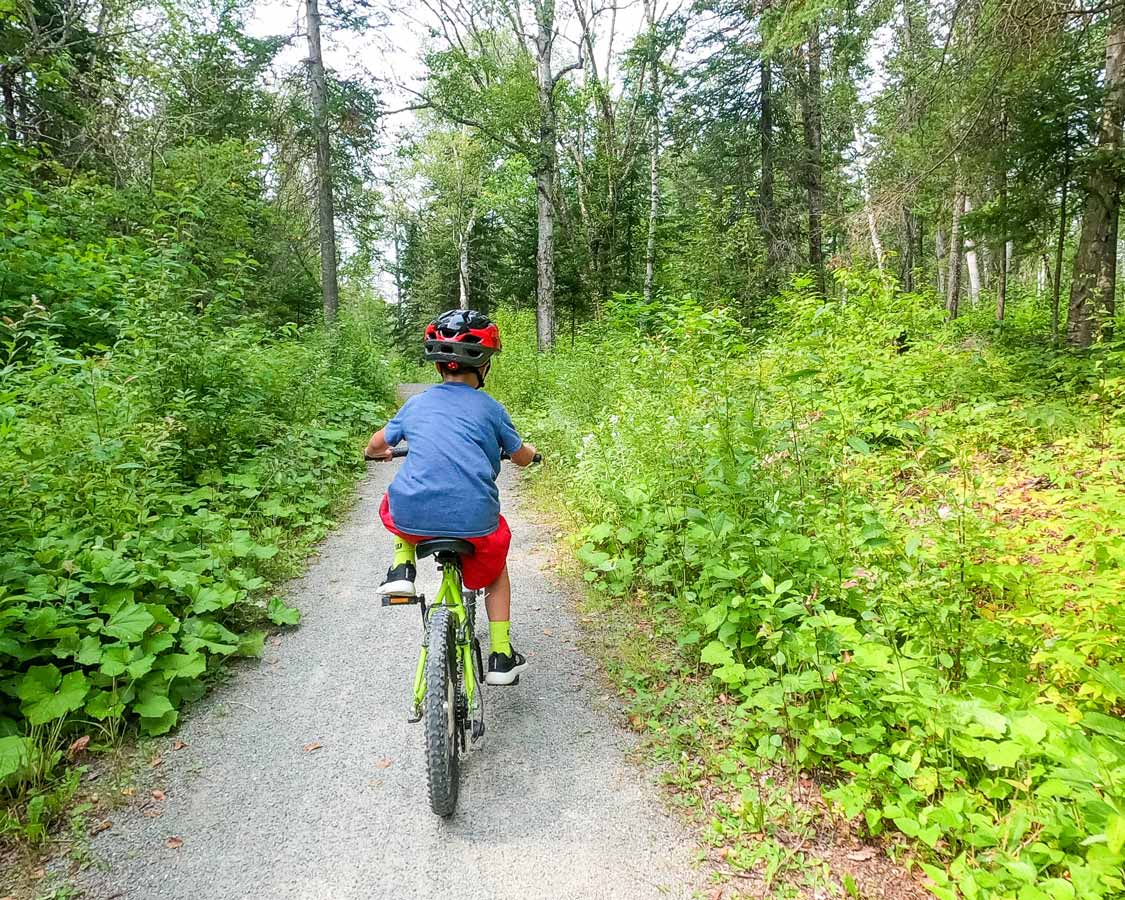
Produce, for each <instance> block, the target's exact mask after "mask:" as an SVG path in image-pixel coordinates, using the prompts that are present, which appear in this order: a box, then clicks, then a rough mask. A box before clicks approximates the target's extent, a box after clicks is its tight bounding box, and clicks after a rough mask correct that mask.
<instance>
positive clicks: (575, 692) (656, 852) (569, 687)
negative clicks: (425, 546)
mask: <svg viewBox="0 0 1125 900" xmlns="http://www.w3.org/2000/svg"><path fill="white" fill-rule="evenodd" d="M393 471H394V470H393V467H392V466H391V465H380V464H372V466H371V471H370V474H369V476H368V478H367V479H366V480H365V481H364V482H363V483H362V484H361V486H360V489H359V501H358V503H357V505H356V507H355V509H354V510H353V511H352V513H351V514H350V516H349V517H348V518H347V520H346V521H345V522H344V524H343V525H342V526H341V527H340V529H339V530H338V531H337V532H336V533H335V534H334V535H333V536H332V537H330V538H329V539H328V540H327V541H326V542H325V543H324V545H323V547H322V548H321V550H320V554H319V556H318V557H317V559H316V560H315V561H314V562H313V564H312V566H311V568H310V570H309V572H308V574H307V575H306V576H305V577H304V578H302V579H299V580H298V581H296V582H294V583H293V584H292V585H290V586H289V589H288V591H287V594H288V597H289V599H290V602H292V603H294V604H296V605H297V606H299V607H300V608H301V610H302V612H303V614H304V619H303V622H302V624H301V626H300V628H298V629H296V630H294V631H292V632H290V633H287V634H285V635H283V636H281V637H280V638H276V639H271V640H270V641H269V642H267V645H266V656H265V659H264V661H263V662H262V663H261V665H260V666H244V667H240V668H238V669H237V670H236V671H235V673H234V674H233V676H232V678H231V679H230V681H229V682H228V683H227V684H226V685H224V686H223V687H221V688H219V689H217V690H215V691H214V692H213V693H212V694H211V696H210V697H209V698H208V699H207V700H205V701H204V702H203V703H201V704H200V705H199V706H198V707H196V708H195V709H194V710H193V711H192V712H191V714H190V715H189V716H188V717H187V720H186V723H185V724H184V726H183V727H182V728H181V729H180V730H179V732H178V733H177V734H175V735H173V736H172V739H170V740H169V741H168V742H167V743H168V745H169V747H170V746H171V745H172V740H178V741H183V742H184V743H185V744H186V746H185V747H184V748H183V749H180V750H175V751H173V750H170V749H169V750H168V751H167V752H165V753H164V762H163V764H162V765H161V766H160V767H159V769H158V770H157V772H158V780H157V781H156V782H155V783H154V785H153V787H155V788H159V789H161V790H163V791H164V792H165V799H164V800H163V801H162V802H150V803H147V804H139V805H138V806H137V807H134V808H131V809H127V810H121V811H119V812H118V813H116V814H115V815H114V816H113V820H114V822H113V827H112V828H110V829H109V830H107V831H104V832H102V833H101V834H99V835H98V836H97V837H96V838H94V840H93V852H94V856H95V858H96V859H97V860H98V862H97V863H95V865H94V866H92V867H91V868H89V869H88V870H87V871H86V872H85V873H84V875H83V876H82V880H81V882H82V887H83V888H84V889H85V891H86V893H85V894H84V896H85V897H87V898H88V900H173V898H175V900H236V898H237V900H250V898H253V900H258V898H262V900H267V898H268V900H283V898H293V900H296V898H301V900H320V898H325V900H329V898H330V900H374V898H384V897H386V898H395V900H398V898H411V897H425V898H430V897H434V898H439V897H440V898H454V900H460V898H467V897H481V898H498V900H508V898H511V900H517V898H518V900H528V898H544V900H546V898H550V900H562V898H602V897H604V898H610V897H612V898H630V900H631V898H649V897H653V898H655V897H661V898H664V897H683V898H687V897H691V896H692V895H693V890H694V889H696V888H697V886H698V875H697V873H696V872H695V871H694V870H693V868H692V862H691V860H692V851H691V847H692V840H691V838H690V837H689V836H688V835H687V834H686V833H685V832H684V831H683V830H682V829H681V828H680V827H679V826H678V825H677V824H676V823H674V822H673V821H672V820H671V819H670V818H668V816H667V815H666V814H665V813H664V812H663V811H662V808H661V804H660V798H659V796H658V793H657V792H656V790H655V789H654V788H653V786H652V785H651V784H650V783H648V782H647V781H646V779H645V778H644V776H643V773H641V772H639V771H638V770H637V769H635V768H634V767H633V766H632V765H631V764H629V763H628V762H627V761H626V758H625V754H626V753H627V751H628V749H629V747H630V744H631V740H630V737H629V736H628V734H626V733H625V732H623V731H622V730H620V729H619V728H618V727H617V726H615V724H613V722H612V721H611V720H610V717H609V715H608V714H607V713H606V712H605V711H604V710H603V711H601V712H599V711H596V710H595V708H594V707H596V706H598V705H599V703H598V695H599V693H600V690H599V687H598V679H597V677H596V675H594V674H593V671H592V667H593V664H592V663H591V662H590V660H589V659H587V658H586V657H585V655H584V654H583V653H582V652H580V651H578V650H577V649H576V648H575V646H574V642H575V641H576V640H577V638H578V627H577V625H576V623H575V621H574V618H573V615H572V612H571V609H570V601H569V598H567V597H566V595H565V594H564V592H563V591H562V590H561V589H560V588H559V586H558V585H556V584H553V583H552V582H551V581H550V578H549V576H548V575H547V574H546V572H545V568H544V564H545V562H546V561H547V559H548V557H549V544H548V541H549V535H548V533H547V531H546V530H545V529H544V528H543V527H541V526H537V525H535V524H534V523H533V522H531V521H530V520H529V518H528V515H529V513H528V511H527V510H525V509H521V508H520V506H519V504H518V500H517V498H515V497H514V496H513V487H514V485H515V483H516V481H517V480H518V476H516V475H513V474H512V473H511V472H509V471H507V470H506V472H505V476H504V478H503V479H502V481H501V487H502V490H503V493H504V505H505V515H506V516H507V517H508V519H509V522H510V523H511V525H512V531H513V533H514V535H515V541H514V543H513V546H512V553H511V558H510V561H509V564H510V568H511V574H512V582H513V586H514V597H515V599H514V602H513V610H514V623H513V637H514V638H515V640H516V643H517V646H518V647H519V648H520V649H521V650H522V651H523V652H524V653H525V654H527V656H528V657H529V662H530V664H531V667H530V669H529V671H528V673H526V674H525V675H524V676H523V678H522V679H521V682H520V684H519V685H518V686H516V687H512V688H491V689H489V690H488V691H487V693H486V698H485V699H486V703H487V721H488V734H487V735H486V737H485V741H484V748H483V750H481V751H476V752H472V753H470V755H469V756H468V758H467V760H466V761H465V764H464V767H463V770H462V780H461V799H460V802H459V804H458V809H457V813H456V814H455V815H454V816H453V817H452V818H451V819H449V820H441V819H438V818H437V817H435V816H434V815H433V814H432V813H431V812H430V811H429V804H428V801H427V796H426V776H425V770H424V767H423V760H422V732H421V726H420V725H409V724H407V723H406V721H405V719H406V711H407V705H408V696H409V689H410V683H411V678H412V675H413V668H414V664H415V661H416V653H417V649H416V648H417V645H418V641H419V637H420V624H419V621H418V610H417V608H416V607H407V608H403V609H390V608H384V607H381V606H379V605H378V604H377V603H376V602H373V588H374V587H375V586H376V585H377V584H378V583H379V581H380V580H381V579H380V576H381V575H382V573H383V572H384V571H385V570H386V566H387V564H388V561H389V555H390V548H391V545H390V541H389V540H388V539H387V536H386V533H385V532H384V531H383V530H382V527H381V526H379V525H378V524H377V516H376V511H377V508H378V503H379V500H380V498H381V497H382V494H383V491H384V489H385V487H386V484H387V481H388V480H389V478H390V476H391V475H392V474H393ZM427 562H428V561H424V562H423V565H422V567H421V569H422V572H421V573H420V575H421V581H422V582H423V584H424V585H425V588H426V589H427V591H428V592H429V593H431V594H432V593H433V591H434V590H435V589H436V586H437V581H438V577H437V573H436V572H435V571H433V570H432V569H431V567H430V566H429V565H427V564H426V563H427ZM481 621H482V623H483V621H484V616H483V614H482V616H481ZM486 633H487V629H486ZM486 652H487V651H486ZM602 705H605V704H604V703H603V704H602ZM314 742H315V743H319V744H320V747H319V749H316V750H312V751H308V752H306V751H305V750H304V749H303V748H304V747H305V746H306V745H309V744H312V743H314ZM157 812H159V815H153V814H154V813H157ZM146 813H148V814H147V815H146ZM173 836H174V837H177V838H180V839H182V841H183V845H182V846H181V847H180V848H179V849H168V847H167V846H166V841H167V840H168V839H169V838H170V837H173Z"/></svg>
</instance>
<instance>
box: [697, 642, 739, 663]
mask: <svg viewBox="0 0 1125 900" xmlns="http://www.w3.org/2000/svg"><path fill="white" fill-rule="evenodd" d="M699 658H700V660H702V661H703V662H705V663H707V665H710V666H731V665H734V654H733V653H731V652H730V648H729V647H727V646H726V644H724V643H723V642H722V641H711V643H709V644H708V645H707V646H706V647H704V648H703V652H702V653H700V655H699Z"/></svg>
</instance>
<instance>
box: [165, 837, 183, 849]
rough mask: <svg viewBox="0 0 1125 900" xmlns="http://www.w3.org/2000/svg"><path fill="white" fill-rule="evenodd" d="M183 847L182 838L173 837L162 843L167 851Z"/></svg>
mask: <svg viewBox="0 0 1125 900" xmlns="http://www.w3.org/2000/svg"><path fill="white" fill-rule="evenodd" d="M183 845H184V839H183V838H182V837H175V836H173V837H170V838H168V840H166V841H165V842H164V846H165V847H167V848H168V849H169V850H179V849H180V848H181V847H182V846H183Z"/></svg>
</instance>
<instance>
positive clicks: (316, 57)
mask: <svg viewBox="0 0 1125 900" xmlns="http://www.w3.org/2000/svg"><path fill="white" fill-rule="evenodd" d="M305 2H306V12H307V16H306V19H307V25H308V34H309V83H310V87H311V102H312V114H313V129H314V130H315V132H316V193H317V206H318V209H319V215H320V278H321V292H322V293H323V296H324V320H325V321H326V322H328V323H331V322H333V321H334V320H335V318H336V311H337V310H338V309H339V306H340V288H339V284H338V282H337V279H336V212H335V208H334V205H333V202H332V156H331V147H330V145H329V141H328V89H327V86H326V83H325V77H324V57H323V55H322V53H321V49H320V9H319V7H318V5H317V4H318V0H305Z"/></svg>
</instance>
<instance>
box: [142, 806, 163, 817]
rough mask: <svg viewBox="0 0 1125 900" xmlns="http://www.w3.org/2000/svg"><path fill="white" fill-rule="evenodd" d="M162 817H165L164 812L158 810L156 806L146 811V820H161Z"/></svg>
mask: <svg viewBox="0 0 1125 900" xmlns="http://www.w3.org/2000/svg"><path fill="white" fill-rule="evenodd" d="M162 815H164V810H162V809H157V808H156V807H155V806H150V807H149V808H148V809H146V810H145V811H144V816H145V818H146V819H159V818H160V817H161V816H162Z"/></svg>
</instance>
